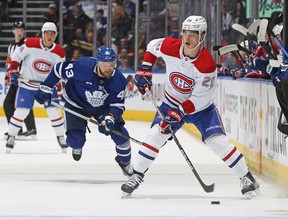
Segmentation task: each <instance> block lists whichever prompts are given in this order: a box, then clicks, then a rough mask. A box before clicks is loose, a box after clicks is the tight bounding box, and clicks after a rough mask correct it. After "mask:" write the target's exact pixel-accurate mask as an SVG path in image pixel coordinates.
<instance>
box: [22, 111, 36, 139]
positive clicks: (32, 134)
mask: <svg viewBox="0 0 288 219" xmlns="http://www.w3.org/2000/svg"><path fill="white" fill-rule="evenodd" d="M24 123H25V125H26V128H27V130H26V132H24V134H25V139H26V140H36V139H37V138H36V135H37V130H36V124H35V117H34V112H33V109H31V110H30V112H29V114H28V116H27V117H26V119H25V120H24Z"/></svg>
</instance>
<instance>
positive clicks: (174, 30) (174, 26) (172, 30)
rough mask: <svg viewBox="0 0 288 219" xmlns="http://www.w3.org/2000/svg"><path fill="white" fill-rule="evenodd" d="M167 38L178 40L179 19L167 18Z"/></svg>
mask: <svg viewBox="0 0 288 219" xmlns="http://www.w3.org/2000/svg"><path fill="white" fill-rule="evenodd" d="M168 36H171V37H174V38H179V17H176V16H175V17H170V18H169V26H168Z"/></svg>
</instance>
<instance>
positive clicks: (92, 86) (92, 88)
mask: <svg viewBox="0 0 288 219" xmlns="http://www.w3.org/2000/svg"><path fill="white" fill-rule="evenodd" d="M96 65H97V60H96V59H95V58H92V57H81V58H79V59H78V60H77V61H71V62H69V61H65V62H60V63H57V64H56V65H54V66H53V68H52V70H51V72H50V73H49V75H48V77H47V78H46V80H45V81H44V83H43V84H45V85H47V86H49V87H52V86H54V85H55V84H56V83H57V82H58V81H59V80H60V78H64V79H66V84H65V87H64V91H63V98H64V100H65V101H67V102H68V103H70V104H71V105H73V106H75V107H76V108H79V109H81V111H83V112H84V113H85V114H86V115H89V116H93V115H96V114H103V113H104V112H110V113H112V114H113V115H114V117H115V118H118V117H119V116H121V115H122V113H123V111H124V110H125V108H124V98H125V88H126V84H127V81H126V78H125V77H124V75H123V74H122V73H121V72H120V71H119V70H117V69H115V70H114V73H113V74H112V77H111V78H109V79H107V78H101V77H99V76H98V75H97V66H96Z"/></svg>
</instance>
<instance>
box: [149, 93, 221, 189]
mask: <svg viewBox="0 0 288 219" xmlns="http://www.w3.org/2000/svg"><path fill="white" fill-rule="evenodd" d="M145 91H146V93H147V94H148V95H149V97H150V99H151V101H152V103H153V105H154V106H155V108H156V110H157V112H158V114H159V115H160V116H161V118H162V119H164V116H163V114H162V113H161V111H160V109H159V107H158V105H157V103H156V100H155V99H154V98H153V95H152V93H151V91H150V90H149V89H148V88H146V89H145ZM169 131H170V134H171V136H172V138H173V139H174V141H175V143H176V145H177V146H178V148H179V150H180V152H181V153H182V155H183V157H184V158H185V160H186V162H187V163H188V165H189V167H190V168H191V169H192V172H193V173H194V175H195V176H196V178H197V180H198V182H199V183H200V184H201V186H202V188H203V189H204V191H205V192H207V193H210V192H213V191H214V185H215V184H214V183H213V184H212V185H206V184H205V183H204V182H203V181H202V179H201V177H200V176H199V174H198V173H197V171H196V169H195V167H194V166H193V164H192V163H191V161H190V159H189V157H188V156H187V154H186V152H185V151H184V149H183V147H182V146H181V144H180V142H179V140H178V138H177V137H176V135H175V133H174V132H173V130H172V129H171V127H169Z"/></svg>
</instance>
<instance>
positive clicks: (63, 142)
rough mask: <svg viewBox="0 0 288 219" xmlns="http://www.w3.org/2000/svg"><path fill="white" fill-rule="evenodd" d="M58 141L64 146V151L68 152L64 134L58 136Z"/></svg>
mask: <svg viewBox="0 0 288 219" xmlns="http://www.w3.org/2000/svg"><path fill="white" fill-rule="evenodd" d="M57 141H58V143H59V145H60V147H61V148H62V153H67V148H68V145H67V144H66V141H65V138H64V136H63V135H61V136H57Z"/></svg>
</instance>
